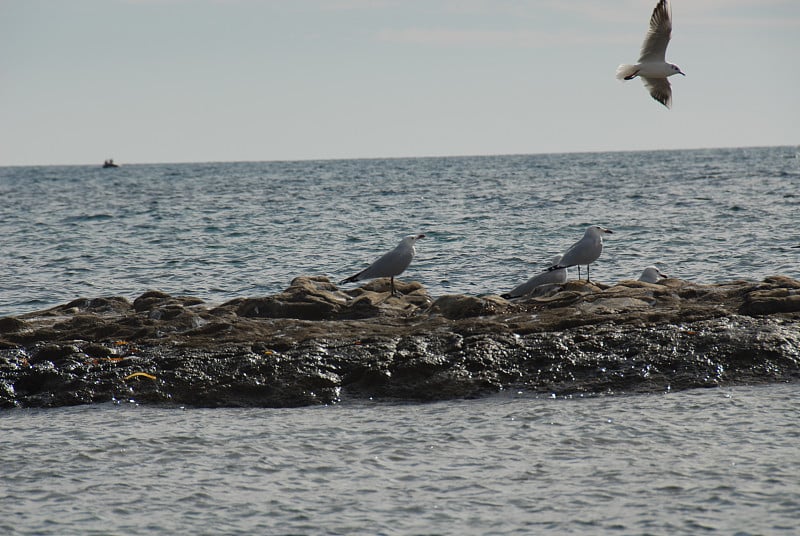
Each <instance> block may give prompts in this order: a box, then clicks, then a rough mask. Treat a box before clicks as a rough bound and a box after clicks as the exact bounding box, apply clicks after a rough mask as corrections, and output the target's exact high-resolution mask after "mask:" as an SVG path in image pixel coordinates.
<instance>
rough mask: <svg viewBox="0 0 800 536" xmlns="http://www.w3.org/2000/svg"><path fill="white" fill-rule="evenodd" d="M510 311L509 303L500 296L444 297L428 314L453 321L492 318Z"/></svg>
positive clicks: (435, 303)
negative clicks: (476, 317) (479, 317)
mask: <svg viewBox="0 0 800 536" xmlns="http://www.w3.org/2000/svg"><path fill="white" fill-rule="evenodd" d="M509 310H510V306H509V303H508V302H507V301H506V300H505V299H503V298H501V297H499V296H484V297H475V296H442V297H441V298H438V299H437V300H436V301H434V302H433V304H432V305H431V307H430V309H429V310H428V312H429V313H430V314H439V315H442V316H443V317H445V318H449V319H451V320H458V319H461V318H470V317H475V316H490V315H496V314H500V313H504V312H507V311H509Z"/></svg>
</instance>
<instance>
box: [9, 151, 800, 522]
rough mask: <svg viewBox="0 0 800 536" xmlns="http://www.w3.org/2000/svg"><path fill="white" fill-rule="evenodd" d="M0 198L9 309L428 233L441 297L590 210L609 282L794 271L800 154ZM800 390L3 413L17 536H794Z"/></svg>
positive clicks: (400, 165)
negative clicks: (658, 273)
mask: <svg viewBox="0 0 800 536" xmlns="http://www.w3.org/2000/svg"><path fill="white" fill-rule="evenodd" d="M0 200H2V203H0V226H2V229H3V234H2V239H1V240H0V247H1V248H2V251H0V316H5V315H11V314H21V313H25V312H31V311H35V310H39V309H42V308H45V307H49V306H53V305H57V304H61V303H65V302H67V301H69V300H72V299H74V298H77V297H97V296H125V297H127V298H129V299H133V298H135V297H136V296H138V295H140V294H141V293H143V292H145V291H146V290H149V289H160V290H163V291H166V292H169V293H173V294H185V295H193V296H198V297H200V298H203V299H205V300H207V301H208V302H210V303H221V302H223V301H226V300H229V299H233V298H237V297H243V296H256V295H264V294H271V293H276V292H279V291H280V290H282V289H284V288H286V287H287V286H288V284H289V282H290V281H291V279H292V278H294V277H296V276H298V275H328V276H330V277H331V278H333V279H335V280H338V279H341V278H343V277H346V276H348V275H351V274H352V273H354V272H355V271H358V270H359V269H361V268H362V267H363V266H364V265H365V264H366V263H368V262H371V260H373V259H374V258H375V257H376V256H377V255H379V254H381V253H383V252H384V251H385V250H388V249H390V248H391V247H393V246H394V245H395V244H396V243H397V242H398V241H399V240H400V238H401V237H402V236H403V235H405V234H409V233H419V232H423V233H425V234H426V235H427V238H426V239H425V240H422V241H421V242H420V243H419V244H418V247H417V250H418V256H417V258H416V259H415V261H414V263H413V264H412V265H411V267H410V268H409V270H408V272H407V273H406V274H404V276H402V278H405V279H414V280H418V281H421V282H422V283H423V284H424V285H425V286H426V287H427V288H428V290H429V292H430V293H431V294H432V295H433V296H439V295H442V294H449V293H466V294H484V293H499V292H503V291H506V290H509V289H510V288H511V287H513V286H514V285H516V284H517V283H519V282H521V281H524V280H525V279H527V277H529V275H530V274H531V273H533V272H536V271H539V270H540V269H542V267H544V266H545V265H546V264H547V261H548V260H549V259H550V258H551V257H552V256H553V255H555V254H557V253H560V252H561V251H563V250H564V249H566V248H567V247H568V246H569V245H571V244H572V243H573V242H574V241H575V240H577V239H578V238H579V237H580V236H581V235H582V234H583V230H584V228H585V227H586V226H587V225H590V224H601V225H604V226H607V227H610V228H612V229H613V230H614V234H613V235H611V237H609V239H608V240H607V241H606V249H605V251H604V252H603V255H602V256H601V258H600V259H599V260H598V262H597V263H595V264H594V265H593V267H592V277H593V279H595V280H598V281H601V282H605V283H614V282H616V281H619V280H621V279H629V278H636V277H637V276H638V274H639V272H640V271H641V270H642V268H644V267H645V266H647V265H650V264H657V265H658V266H659V267H660V268H661V269H662V270H664V271H666V272H667V273H669V274H670V275H672V276H675V277H680V278H683V279H688V280H693V281H697V282H704V283H710V282H718V281H730V280H734V279H750V280H757V279H760V278H763V277H765V276H767V275H772V274H784V275H789V276H792V277H796V278H797V277H800V262H799V261H800V249H792V248H791V246H794V245H798V244H800V231H798V225H797V224H798V216H797V214H798V213H800V212H798V209H799V208H800V156H798V149H797V148H794V147H773V148H751V149H721V150H697V151H667V152H637V153H593V154H561V155H520V156H497V157H474V158H473V157H461V158H424V159H391V160H342V161H325V162H322V161H320V162H263V163H255V162H254V163H220V164H215V163H206V164H174V165H130V166H124V167H122V168H119V169H112V170H102V169H100V168H99V167H79V166H76V167H13V168H0ZM574 275H575V274H573V277H574ZM797 395H798V388H797V385H796V384H790V385H783V384H778V385H771V386H765V387H747V386H739V387H735V388H724V389H709V390H698V391H688V392H680V393H670V392H667V393H664V394H660V395H649V396H619V397H595V398H575V399H555V398H552V399H551V398H546V397H544V398H536V397H531V396H526V395H522V394H519V393H503V394H501V395H498V396H492V397H488V398H484V399H481V400H456V401H449V402H441V403H436V404H389V403H378V402H370V401H362V402H348V403H345V404H342V405H337V406H330V407H313V408H299V409H213V410H206V409H183V408H175V407H140V406H137V405H136V404H134V403H126V402H120V403H117V404H104V405H95V406H83V407H73V408H60V409H48V410H32V409H13V410H5V411H0V467H2V474H1V475H0V504H2V505H3V515H2V516H0V534H9V535H34V534H35V535H51V534H52V535H70V534H76V535H78V534H79V535H116V534H120V535H122V534H126V535H127V534H192V535H195V534H231V535H239V534H241V535H252V534H348V535H350V534H404V535H405V534H467V535H469V534H476V535H477V534H480V535H483V534H541V533H552V534H597V533H604V534H608V533H615V534H692V535H693V534H698V533H717V534H742V535H744V534H796V533H797V524H798V516H797V512H798V511H800V477H798V475H800V456H798V452H800V451H799V450H798V440H799V439H800V432H799V431H798V427H797V416H798V415H799V414H800V405H799V404H800V402H798V400H800V399H798V396H797Z"/></svg>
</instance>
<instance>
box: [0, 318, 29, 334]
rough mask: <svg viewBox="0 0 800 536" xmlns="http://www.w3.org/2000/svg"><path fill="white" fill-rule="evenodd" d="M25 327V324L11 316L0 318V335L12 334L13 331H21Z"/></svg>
mask: <svg viewBox="0 0 800 536" xmlns="http://www.w3.org/2000/svg"><path fill="white" fill-rule="evenodd" d="M26 327H27V324H26V323H25V322H23V321H22V320H20V319H18V318H14V317H13V316H6V317H3V318H0V333H13V332H15V331H22V330H23V329H25V328H26Z"/></svg>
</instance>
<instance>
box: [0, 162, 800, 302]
mask: <svg viewBox="0 0 800 536" xmlns="http://www.w3.org/2000/svg"><path fill="white" fill-rule="evenodd" d="M799 154H800V150H799V149H798V148H797V147H769V148H746V149H716V150H692V151H655V152H627V153H625V152H623V153H585V154H544V155H518V156H494V157H458V158H408V159H388V160H386V159H383V160H381V159H375V160H337V161H304V162H247V163H202V164H159V165H126V166H123V167H121V168H118V169H101V168H100V167H99V166H91V167H87V166H70V167H58V166H51V167H5V168H0V199H1V200H2V203H0V228H2V229H3V237H2V240H0V316H6V315H14V314H20V313H25V312H31V311H35V310H39V309H43V308H46V307H50V306H54V305H58V304H61V303H65V302H68V301H71V300H73V299H75V298H78V297H89V298H91V297H98V296H124V297H126V298H128V299H134V298H135V297H137V296H139V295H141V294H142V293H143V292H145V291H147V290H150V289H159V290H162V291H165V292H168V293H171V294H182V295H192V296H197V297H199V298H202V299H204V300H206V301H207V302H209V303H212V304H214V303H222V302H224V301H227V300H230V299H233V298H237V297H243V296H257V295H265V294H273V293H277V292H279V291H281V290H283V289H285V288H286V287H288V285H289V283H290V281H291V280H292V279H293V278H294V277H296V276H299V275H327V276H329V277H331V278H332V279H334V280H336V281H338V280H340V279H342V278H344V277H347V276H349V275H352V274H353V273H355V272H357V271H359V270H360V269H362V268H363V267H365V266H366V265H367V264H368V263H370V262H371V261H372V260H374V259H375V258H376V257H377V256H379V255H380V254H382V253H383V252H385V251H387V250H389V249H391V248H392V247H394V246H395V245H396V243H397V242H399V240H400V239H401V238H402V236H404V235H406V234H411V233H420V232H421V233H425V234H426V235H427V238H426V239H424V240H422V241H420V242H419V244H418V246H417V258H416V259H415V261H414V262H413V264H412V265H411V267H410V268H409V270H408V271H407V272H406V273H405V274H404V275H403V276H401V278H404V279H409V280H417V281H420V282H422V283H423V284H424V285H425V286H426V287H427V288H428V290H429V292H430V293H431V295H433V296H434V297H436V296H440V295H443V294H453V293H464V294H473V295H479V294H486V293H502V292H505V291H508V290H510V289H511V288H512V287H514V286H515V285H516V284H518V283H520V282H522V281H525V280H526V279H527V278H528V277H529V276H530V275H531V274H533V273H536V272H538V271H541V270H542V269H543V268H544V267H546V266H547V265H548V262H549V261H550V259H551V258H552V257H553V256H554V255H555V254H558V253H561V252H563V251H564V250H565V249H566V248H567V247H569V246H570V245H571V244H572V243H573V242H575V241H576V240H577V239H579V238H580V237H581V236H582V235H583V231H584V229H585V227H586V226H588V225H590V224H600V225H603V226H606V227H609V228H611V229H613V231H614V234H613V235H611V236H609V237H608V238H607V240H606V248H605V250H604V252H603V255H602V256H601V257H600V259H599V260H598V261H597V262H596V263H595V264H594V265H593V266H592V271H591V274H592V278H593V279H594V280H597V281H600V282H604V283H608V284H613V283H615V282H617V281H619V280H622V279H635V278H637V277H638V275H639V274H640V272H641V270H642V269H643V268H644V267H646V266H648V265H651V264H656V265H658V266H659V267H660V268H661V269H662V271H665V272H666V273H668V274H669V275H671V276H673V277H680V278H683V279H687V280H693V281H697V282H701V283H711V282H721V281H731V280H735V279H749V280H758V279H761V278H763V277H765V276H767V275H773V274H784V275H789V276H792V277H795V278H797V277H800V249H791V247H790V246H792V245H797V244H800V230H798V222H799V221H800V220H798V216H797V214H798V213H800V156H798V155H799ZM576 275H577V274H575V273H573V274H572V277H575V276H576ZM584 275H585V274H584Z"/></svg>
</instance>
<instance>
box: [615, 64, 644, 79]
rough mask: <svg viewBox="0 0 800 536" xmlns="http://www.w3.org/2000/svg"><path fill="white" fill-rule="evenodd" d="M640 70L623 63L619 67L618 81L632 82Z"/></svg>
mask: <svg viewBox="0 0 800 536" xmlns="http://www.w3.org/2000/svg"><path fill="white" fill-rule="evenodd" d="M638 72H639V70H638V69H637V68H636V66H635V65H631V64H629V63H623V64H622V65H620V66H619V67H617V80H630V79H631V78H633V77H634V76H636V73H638Z"/></svg>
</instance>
